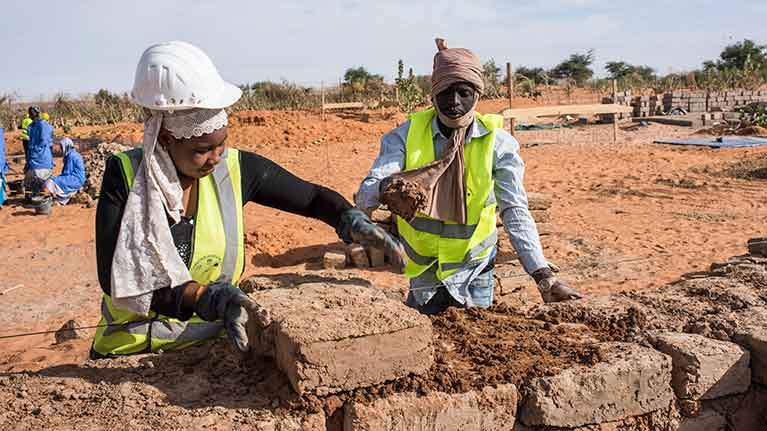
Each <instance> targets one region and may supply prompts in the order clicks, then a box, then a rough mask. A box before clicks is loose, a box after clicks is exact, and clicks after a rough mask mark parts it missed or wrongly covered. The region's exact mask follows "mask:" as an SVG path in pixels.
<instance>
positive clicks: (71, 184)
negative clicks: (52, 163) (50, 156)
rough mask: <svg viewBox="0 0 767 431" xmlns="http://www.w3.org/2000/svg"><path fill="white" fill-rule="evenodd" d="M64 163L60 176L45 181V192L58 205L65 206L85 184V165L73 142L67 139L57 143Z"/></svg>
mask: <svg viewBox="0 0 767 431" xmlns="http://www.w3.org/2000/svg"><path fill="white" fill-rule="evenodd" d="M59 145H61V154H63V155H64V163H63V165H64V166H63V167H62V168H61V174H60V175H56V176H52V177H50V178H48V180H47V181H45V190H47V191H48V193H50V194H51V196H52V197H53V200H54V201H55V202H56V203H57V204H59V205H66V204H67V202H69V198H71V197H72V196H73V195H74V194H75V193H77V191H78V190H80V188H82V186H83V184H85V163H84V162H83V157H82V156H81V155H80V153H78V152H77V150H75V146H74V142H72V140H71V139H69V138H63V139H61V140H60V141H59Z"/></svg>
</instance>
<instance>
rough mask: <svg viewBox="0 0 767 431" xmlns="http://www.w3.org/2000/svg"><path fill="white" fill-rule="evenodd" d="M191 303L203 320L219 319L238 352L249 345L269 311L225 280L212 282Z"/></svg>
mask: <svg viewBox="0 0 767 431" xmlns="http://www.w3.org/2000/svg"><path fill="white" fill-rule="evenodd" d="M203 288H204V289H205V290H204V291H203V292H202V293H201V294H200V295H199V298H198V299H197V301H195V303H194V312H195V313H197V315H198V316H200V317H201V318H202V319H203V320H206V321H209V322H213V321H216V320H222V321H223V323H224V329H226V334H227V336H228V337H229V340H230V341H231V342H232V344H233V345H234V347H236V348H237V350H239V351H240V352H243V353H247V352H248V351H250V349H251V348H253V345H254V340H256V337H258V335H259V334H260V333H261V332H262V331H263V330H264V328H265V327H266V326H267V325H269V321H270V319H269V314H268V313H267V312H266V310H264V309H262V308H261V307H260V306H259V305H258V304H256V303H255V302H254V301H253V300H252V299H250V298H249V297H248V296H247V295H245V293H243V292H242V291H241V290H240V289H238V288H236V287H234V286H232V285H231V284H229V283H212V284H209V285H208V286H207V287H203Z"/></svg>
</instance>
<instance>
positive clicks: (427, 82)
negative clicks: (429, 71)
mask: <svg viewBox="0 0 767 431" xmlns="http://www.w3.org/2000/svg"><path fill="white" fill-rule="evenodd" d="M415 83H416V85H418V88H420V89H421V92H422V93H423V94H431V75H416V76H415Z"/></svg>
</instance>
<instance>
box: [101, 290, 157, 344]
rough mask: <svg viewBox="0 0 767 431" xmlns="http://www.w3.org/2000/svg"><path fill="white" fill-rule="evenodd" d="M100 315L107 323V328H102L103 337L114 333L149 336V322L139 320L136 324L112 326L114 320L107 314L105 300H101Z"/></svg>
mask: <svg viewBox="0 0 767 431" xmlns="http://www.w3.org/2000/svg"><path fill="white" fill-rule="evenodd" d="M101 315H102V316H104V320H106V321H107V324H108V325H109V326H107V327H106V328H104V336H105V337H107V336H109V335H112V334H114V333H115V332H127V333H129V334H133V335H148V334H149V325H150V323H151V322H150V321H149V320H139V321H138V322H129V323H124V324H121V325H120V324H117V325H116V324H114V323H112V322H114V318H113V317H112V313H110V312H109V306H108V305H107V302H106V300H104V299H103V298H102V299H101Z"/></svg>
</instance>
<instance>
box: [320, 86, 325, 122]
mask: <svg viewBox="0 0 767 431" xmlns="http://www.w3.org/2000/svg"><path fill="white" fill-rule="evenodd" d="M320 99H321V102H320V103H322V105H321V106H320V118H322V121H325V81H320Z"/></svg>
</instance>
